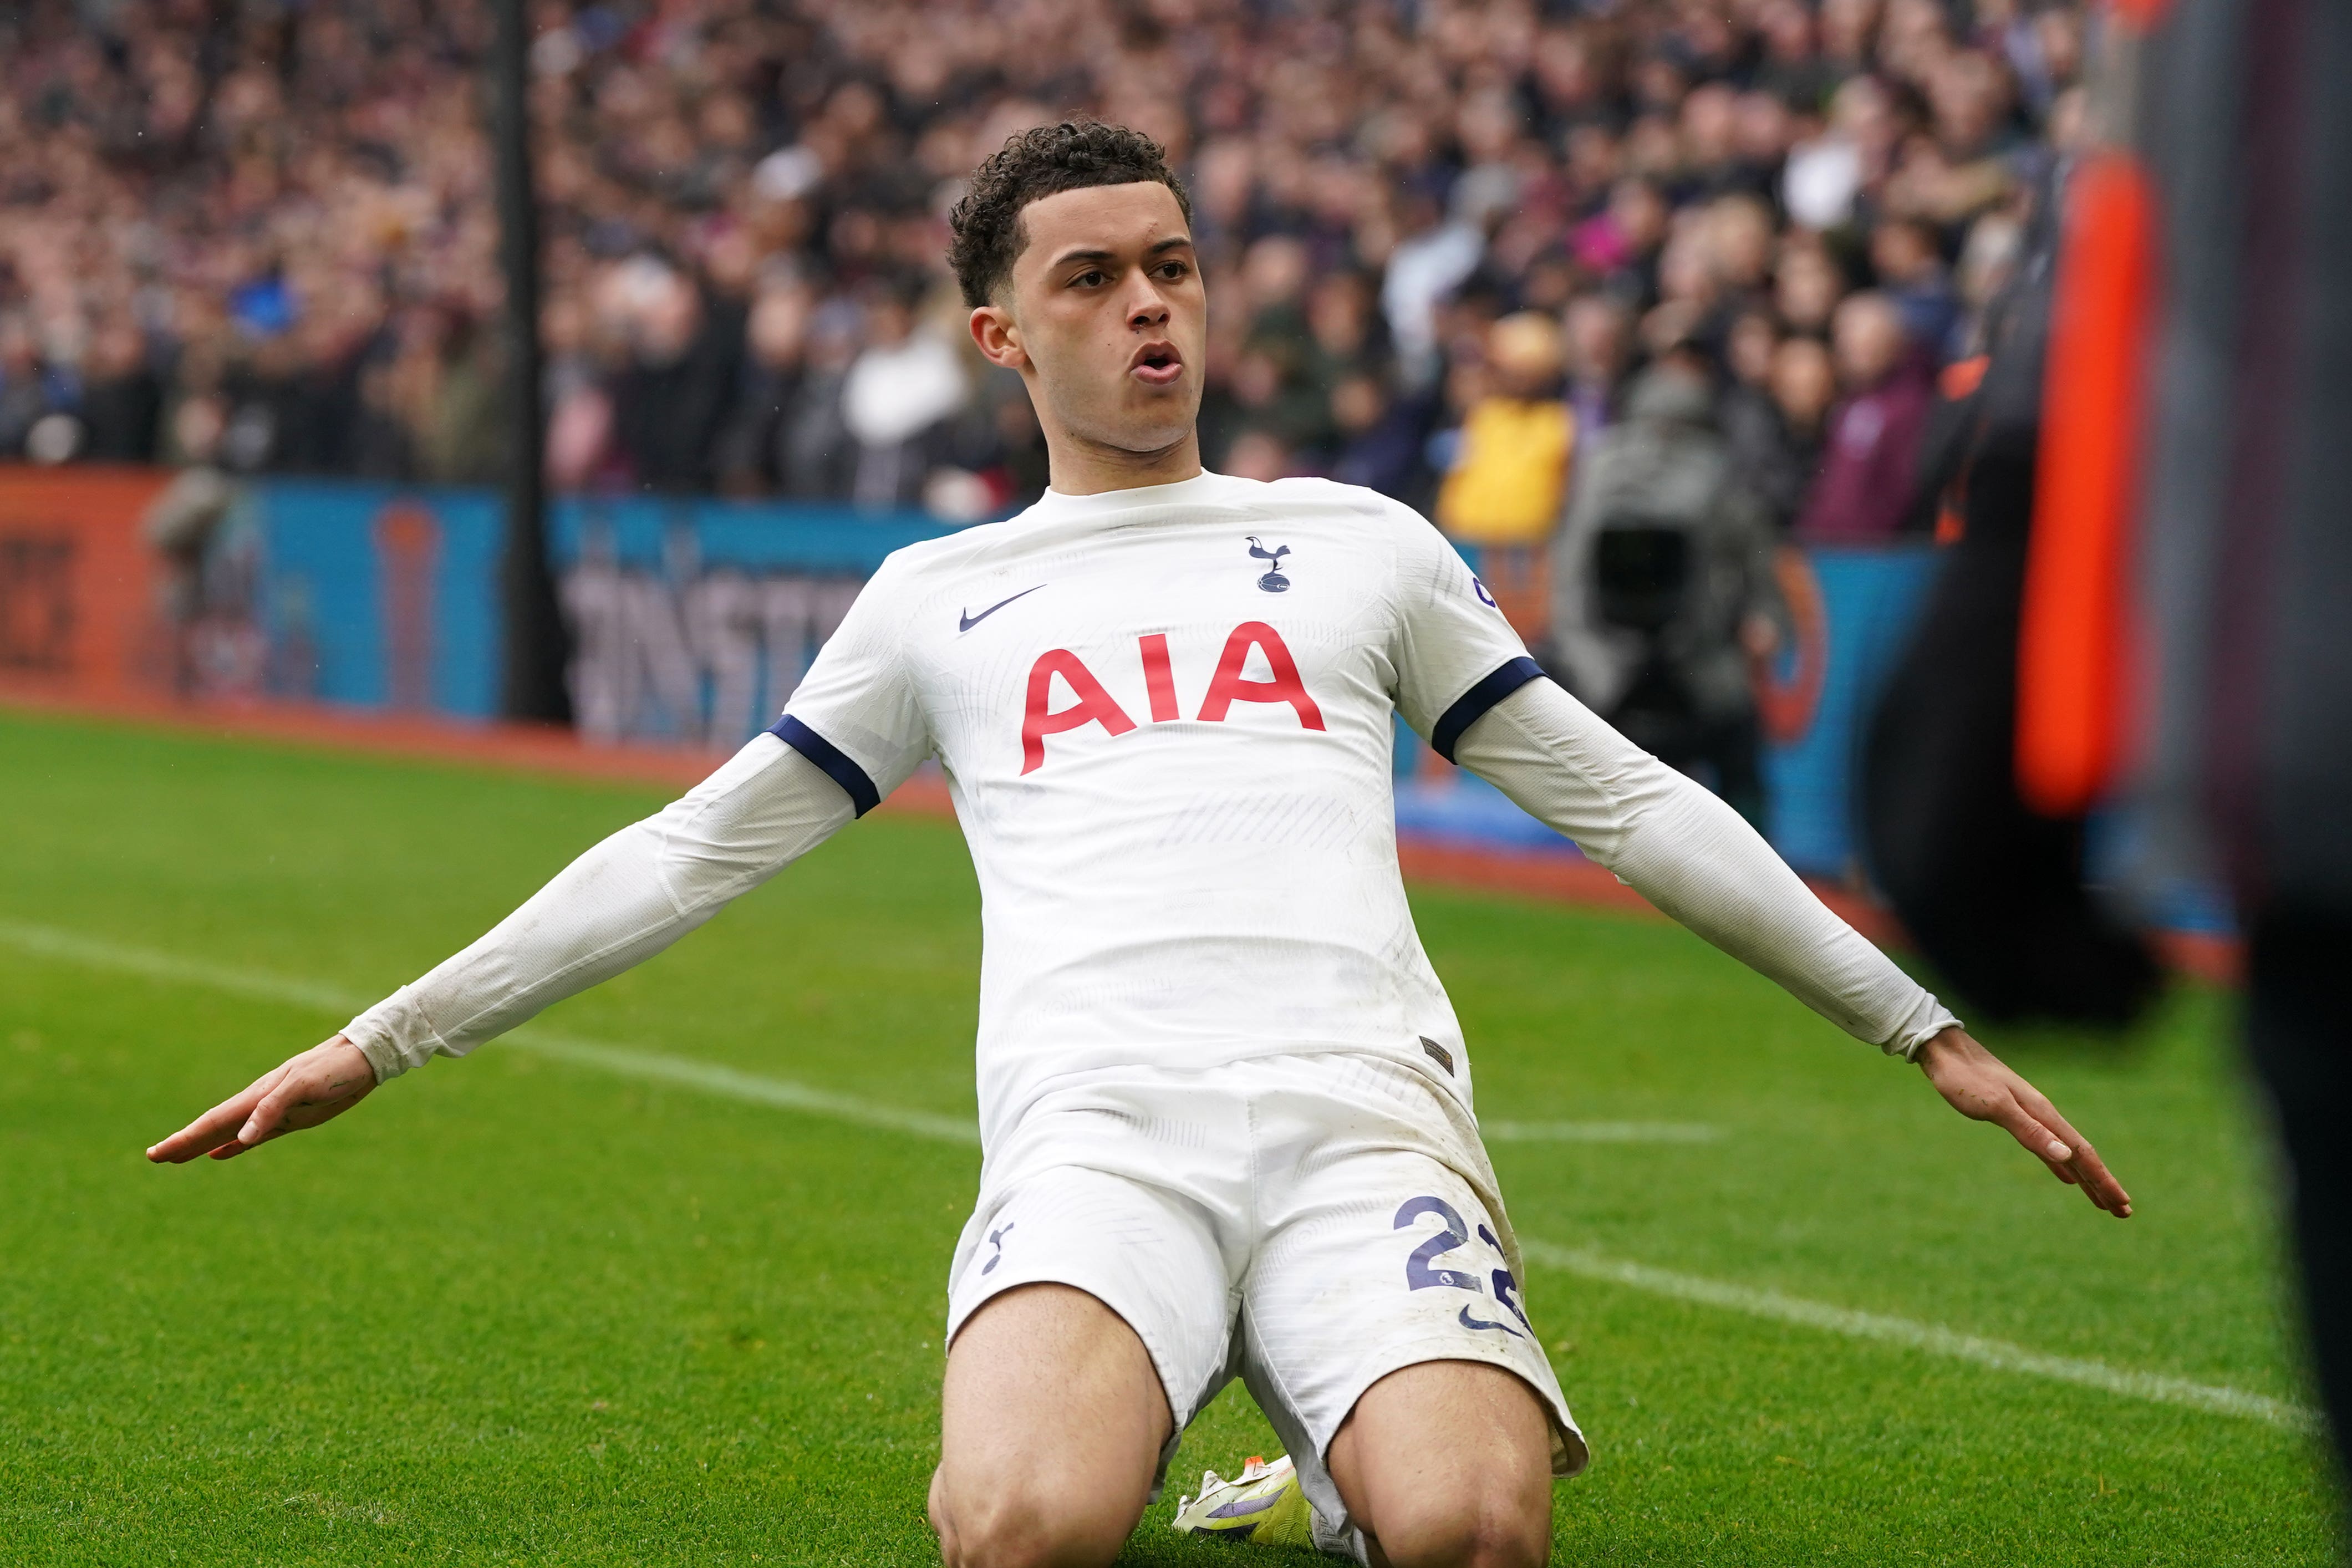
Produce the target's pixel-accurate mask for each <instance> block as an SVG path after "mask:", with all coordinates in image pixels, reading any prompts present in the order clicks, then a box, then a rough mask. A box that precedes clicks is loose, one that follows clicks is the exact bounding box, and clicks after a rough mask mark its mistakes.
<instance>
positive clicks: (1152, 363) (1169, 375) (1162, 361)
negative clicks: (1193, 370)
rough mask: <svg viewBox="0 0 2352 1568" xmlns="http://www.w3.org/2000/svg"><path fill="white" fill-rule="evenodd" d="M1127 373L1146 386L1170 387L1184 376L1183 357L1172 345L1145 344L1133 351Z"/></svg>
mask: <svg viewBox="0 0 2352 1568" xmlns="http://www.w3.org/2000/svg"><path fill="white" fill-rule="evenodd" d="M1127 373H1128V374H1129V375H1131V376H1133V377H1135V379H1136V380H1138V381H1139V382H1141V383H1143V384H1144V385H1146V386H1172V385H1174V384H1176V378H1177V377H1178V376H1180V375H1182V374H1184V356H1183V355H1182V354H1180V353H1177V352H1176V345H1175V344H1173V343H1146V344H1144V345H1143V346H1142V347H1141V348H1139V349H1138V350H1136V351H1135V358H1134V359H1133V360H1131V361H1129V363H1128V368H1127Z"/></svg>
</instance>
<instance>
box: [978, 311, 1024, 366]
mask: <svg viewBox="0 0 2352 1568" xmlns="http://www.w3.org/2000/svg"><path fill="white" fill-rule="evenodd" d="M971 341H972V342H975V343H977V344H979V345H980V352H981V354H982V357H983V358H985V359H986V360H987V361H988V363H991V364H998V365H1003V367H1004V368H1005V369H1007V370H1026V369H1028V368H1029V354H1028V351H1027V350H1025V349H1024V348H1023V347H1022V346H1021V328H1020V327H1019V325H1018V324H1016V323H1015V322H1014V321H1013V312H1012V311H1010V310H1006V309H1005V308H1004V307H1003V306H1002V305H980V306H976V307H974V308H973V310H972V312H971Z"/></svg>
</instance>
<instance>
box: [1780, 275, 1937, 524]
mask: <svg viewBox="0 0 2352 1568" xmlns="http://www.w3.org/2000/svg"><path fill="white" fill-rule="evenodd" d="M1836 334H1837V335H1836V343H1835V352H1836V360H1837V374H1838V384H1839V386H1840V387H1841V388H1842V389H1843V393H1844V395H1843V397H1842V398H1841V399H1840V400H1839V402H1838V405H1837V406H1836V407H1835V408H1834V409H1833V410H1832V411H1831V414H1830V417H1829V438H1828V443H1827V445H1826V447H1824V449H1823V453H1822V464H1821V469H1820V472H1819V473H1818V474H1817V475H1816V476H1815V478H1814V479H1813V483H1812V489H1811V491H1810V493H1808V495H1807V496H1806V498H1805V505H1804V510H1803V511H1802V512H1801V514H1800V515H1799V517H1798V520H1797V536H1798V537H1799V538H1800V539H1802V540H1805V541H1808V542H1813V543H1819V544H1884V543H1887V542H1891V541H1893V540H1895V539H1896V538H1897V537H1899V536H1900V535H1901V534H1902V533H1903V532H1904V531H1905V530H1906V528H1907V527H1909V526H1911V525H1912V522H1913V520H1914V517H1915V514H1916V512H1917V511H1918V510H1919V508H1918V505H1917V502H1918V496H1917V487H1916V483H1915V474H1916V468H1917V467H1918V452H1919V435H1920V432H1921V431H1922V430H1923V429H1924V428H1926V426H1927V408H1928V405H1929V404H1931V403H1932V402H1934V400H1935V384H1934V379H1933V376H1932V374H1931V373H1930V371H1929V370H1928V368H1927V367H1928V363H1929V361H1928V357H1927V354H1926V353H1923V352H1922V351H1921V350H1919V349H1918V348H1917V347H1916V346H1914V344H1913V343H1912V342H1911V341H1910V338H1909V336H1908V335H1907V334H1906V332H1905V331H1904V328H1903V316H1902V312H1901V311H1900V310H1898V309H1897V308H1896V306H1895V302H1894V301H1893V300H1889V299H1888V298H1887V297H1886V296H1885V295H1884V294H1880V293H1875V292H1864V293H1860V294H1855V295H1853V296H1852V297H1851V298H1849V299H1848V300H1845V302H1844V303H1843V304H1841V305H1840V306H1839V307H1838V310H1837V321H1836Z"/></svg>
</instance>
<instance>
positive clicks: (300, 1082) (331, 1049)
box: [147, 1035, 375, 1165]
mask: <svg viewBox="0 0 2352 1568" xmlns="http://www.w3.org/2000/svg"><path fill="white" fill-rule="evenodd" d="M373 1088H375V1069H374V1068H372V1067H370V1066H369V1065H368V1059H367V1058H365V1057H364V1056H362V1055H361V1054H360V1048H359V1047H357V1046H355V1045H353V1044H352V1043H351V1041H350V1040H348V1039H346V1038H344V1037H342V1036H341V1035H337V1036H336V1037H334V1038H333V1039H331V1040H329V1041H326V1042H325V1043H324V1044H322V1045H316V1046H313V1047H310V1049H309V1050H307V1051H304V1052H303V1053H302V1054H301V1055H299V1056H298V1057H293V1058H289V1059H288V1060H287V1061H286V1062H285V1063H283V1064H282V1065H280V1066H278V1067H276V1068H271V1069H270V1070H269V1071H268V1072H266V1073H264V1074H262V1075H261V1077H259V1078H257V1079H254V1080H253V1082H252V1083H251V1084H249V1085H248V1086H247V1088H246V1089H245V1090H244V1091H243V1092H242V1093H239V1094H235V1095H232V1096H230V1097H229V1098H228V1099H226V1100H222V1101H221V1102H220V1103H219V1104H218V1105H215V1106H214V1107H213V1108H212V1109H211V1110H207V1111H205V1113H204V1114H203V1115H202V1116H199V1117H197V1118H196V1119H195V1120H194V1121H191V1122H189V1123H188V1124H187V1125H186V1126H185V1127H183V1128H181V1129H180V1130H179V1131H177V1132H174V1133H173V1134H172V1135H171V1136H170V1137H169V1138H166V1139H164V1140H163V1142H160V1143H158V1144H156V1145H155V1146H154V1147H152V1148H151V1149H149V1150H148V1151H147V1158H148V1159H150V1160H152V1161H153V1162H154V1163H157V1164H159V1165H180V1164H184V1163H187V1162H188V1161H190V1160H193V1159H194V1158H195V1157H196V1156H197V1155H199V1154H210V1155H211V1156H212V1157H213V1158H214V1159H215V1160H229V1159H234V1158H236V1156H237V1155H239V1154H242V1153H244V1152H246V1151H247V1149H251V1148H253V1147H255V1146H256V1145H257V1144H261V1143H267V1142H269V1141H270V1140H271V1139H273V1138H280V1137H283V1136H285V1135H286V1134H287V1133H289V1132H299V1131H302V1130H303V1129H304V1128H307V1127H316V1126H318V1125H319V1124H320V1122H322V1121H333V1120H334V1119H335V1118H336V1117H338V1116H341V1114H342V1113H343V1112H344V1111H346V1110H350V1109H351V1108H352V1106H354V1105H357V1104H358V1103H359V1102H360V1101H361V1100H364V1099H366V1098H367V1095H368V1091H369V1090H371V1089H373Z"/></svg>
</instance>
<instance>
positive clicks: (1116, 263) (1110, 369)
mask: <svg viewBox="0 0 2352 1568" xmlns="http://www.w3.org/2000/svg"><path fill="white" fill-rule="evenodd" d="M1021 221H1022V227H1023V229H1024V232H1025V234H1026V235H1027V237H1028V245H1027V247H1025V248H1024V249H1023V251H1022V252H1021V256H1020V258H1019V259H1018V260H1016V261H1015V262H1014V263H1013V284H1012V289H1011V300H1010V305H1011V309H1010V310H1004V309H1003V308H1001V307H999V306H993V305H990V306H983V307H982V308H981V309H980V310H975V311H973V312H972V333H973V336H974V337H975V338H977V339H978V340H979V342H980V344H981V348H982V352H984V353H987V354H988V356H989V357H990V358H991V359H993V360H995V361H996V362H997V363H999V364H1009V365H1011V366H1013V368H1014V369H1016V370H1021V371H1023V372H1024V373H1027V380H1028V382H1029V385H1030V389H1031V392H1032V395H1034V396H1035V397H1036V399H1037V401H1038V410H1037V412H1038V416H1039V417H1040V418H1041V420H1043V421H1045V423H1046V424H1047V425H1048V426H1055V425H1058V426H1060V427H1061V428H1062V430H1063V431H1064V432H1066V434H1068V435H1069V436H1072V437H1076V438H1077V439H1079V440H1081V441H1084V442H1088V443H1091V444H1095V445H1099V446H1104V447H1116V448H1118V449H1119V450H1122V451H1127V452H1157V451H1160V450H1163V449H1164V448H1167V447H1172V446H1174V445H1176V444H1177V443H1178V442H1180V441H1182V440H1184V439H1185V438H1186V437H1189V436H1190V435H1191V434H1192V424H1193V420H1194V417H1195V416H1197V415H1198V414H1199V412H1200V408H1201V376H1202V370H1203V369H1204V368H1205V363H1206V360H1207V358H1208V353H1207V346H1208V325H1209V307H1208V297H1207V295H1206V293H1205V292H1204V291H1203V290H1202V287H1201V273H1200V267H1199V264H1198V262H1197V261H1196V260H1195V258H1194V257H1193V255H1192V231H1191V230H1190V229H1189V228H1188V227H1187V226H1186V225H1185V222H1184V215H1183V213H1182V212H1181V210H1180V209H1179V208H1178V207H1177V205H1176V197H1175V195H1174V194H1173V193H1171V191H1170V190H1169V189H1168V187H1167V186H1165V185H1162V184H1157V183H1141V182H1139V183H1137V184H1127V185H1097V186H1092V187H1089V188H1087V189H1085V190H1076V191H1065V192H1063V193H1062V194H1061V195H1055V196H1047V197H1045V198H1044V199H1043V200H1041V201H1035V202H1032V203H1030V204H1029V205H1027V206H1026V207H1024V208H1023V209H1022V214H1021Z"/></svg>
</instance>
